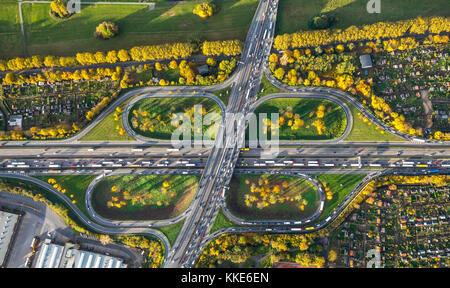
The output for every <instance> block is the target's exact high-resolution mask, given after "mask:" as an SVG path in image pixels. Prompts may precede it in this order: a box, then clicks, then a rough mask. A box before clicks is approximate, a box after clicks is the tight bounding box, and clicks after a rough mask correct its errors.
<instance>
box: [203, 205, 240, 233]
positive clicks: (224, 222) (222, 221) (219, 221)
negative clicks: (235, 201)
mask: <svg viewBox="0 0 450 288" xmlns="http://www.w3.org/2000/svg"><path fill="white" fill-rule="evenodd" d="M233 226H237V225H235V224H233V222H231V221H230V220H228V218H227V217H225V215H224V214H223V212H222V210H219V213H217V216H216V219H214V223H213V225H212V226H211V230H210V231H209V233H210V234H212V233H214V232H216V231H219V230H222V229H225V228H230V227H233Z"/></svg>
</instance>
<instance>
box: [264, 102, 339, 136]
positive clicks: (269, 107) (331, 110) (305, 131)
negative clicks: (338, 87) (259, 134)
mask: <svg viewBox="0 0 450 288" xmlns="http://www.w3.org/2000/svg"><path fill="white" fill-rule="evenodd" d="M320 105H324V106H325V108H326V110H325V115H324V117H323V118H322V120H323V122H324V124H325V127H326V128H325V130H324V131H323V132H322V135H320V134H319V133H318V131H317V129H316V127H315V126H313V125H312V124H313V123H314V122H315V121H316V120H317V119H318V118H317V117H316V114H314V115H311V113H314V112H315V111H316V110H317V108H318V107H319V106H320ZM289 107H290V108H291V109H292V113H293V114H299V116H300V119H301V120H303V121H304V125H303V126H301V127H299V128H298V129H297V130H292V129H291V127H290V126H289V124H288V123H289V120H292V121H293V120H294V117H292V118H291V119H289V118H287V117H286V116H285V117H284V118H285V121H284V122H285V124H284V125H282V126H281V127H280V129H279V139H280V140H329V139H334V138H337V137H339V136H340V135H341V134H342V133H343V132H344V130H345V127H346V124H347V119H346V118H345V113H344V111H343V110H342V108H341V107H339V106H338V105H336V104H334V103H333V102H330V101H328V100H320V99H288V98H280V99H272V100H269V101H266V102H264V103H262V104H261V105H260V106H258V107H257V108H256V109H255V114H256V115H258V114H259V113H267V117H268V118H270V113H280V119H281V117H282V113H281V112H280V111H282V110H284V111H286V110H287V109H288V108H289ZM267 133H268V134H269V133H270V131H269V132H267ZM268 138H270V137H268Z"/></svg>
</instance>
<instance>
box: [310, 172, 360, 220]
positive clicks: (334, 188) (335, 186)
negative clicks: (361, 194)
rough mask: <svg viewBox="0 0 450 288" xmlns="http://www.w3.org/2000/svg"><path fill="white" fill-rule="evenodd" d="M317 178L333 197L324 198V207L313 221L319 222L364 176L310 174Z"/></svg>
mask: <svg viewBox="0 0 450 288" xmlns="http://www.w3.org/2000/svg"><path fill="white" fill-rule="evenodd" d="M311 176H312V177H315V178H317V179H318V180H319V181H320V182H322V184H326V185H327V187H329V188H330V191H331V192H333V198H332V199H331V200H325V208H324V210H323V212H322V215H320V216H319V218H317V219H316V220H315V221H314V222H320V221H322V220H323V219H325V218H326V217H328V215H329V214H330V213H331V212H332V211H333V209H334V208H335V207H336V206H337V205H339V203H341V201H342V199H344V197H345V196H346V195H347V194H348V193H349V192H350V191H352V189H353V188H354V187H355V186H356V185H358V183H359V182H360V181H361V180H362V179H363V178H364V177H365V176H366V175H361V174H318V175H311Z"/></svg>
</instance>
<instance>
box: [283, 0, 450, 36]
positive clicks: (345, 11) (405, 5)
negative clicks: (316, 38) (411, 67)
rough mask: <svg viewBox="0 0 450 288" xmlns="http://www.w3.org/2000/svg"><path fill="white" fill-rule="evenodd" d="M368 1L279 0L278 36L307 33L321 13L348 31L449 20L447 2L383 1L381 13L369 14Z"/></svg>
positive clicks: (436, 0) (336, 25)
mask: <svg viewBox="0 0 450 288" xmlns="http://www.w3.org/2000/svg"><path fill="white" fill-rule="evenodd" d="M367 2H368V0H314V1H310V0H280V4H279V7H278V17H277V24H276V34H283V33H293V32H296V31H298V30H307V29H308V20H309V19H310V18H311V17H312V16H314V15H316V14H318V13H321V12H329V13H331V14H333V15H335V16H336V17H337V18H338V21H337V23H336V24H335V25H334V26H333V27H332V28H339V29H341V28H347V27H349V26H352V25H356V26H360V25H364V24H372V23H375V22H379V21H396V20H405V19H410V18H414V17H418V16H447V17H448V16H449V10H448V8H445V7H448V1H446V0H433V1H423V0H395V1H381V13H379V14H377V13H374V14H369V13H367V10H366V5H367Z"/></svg>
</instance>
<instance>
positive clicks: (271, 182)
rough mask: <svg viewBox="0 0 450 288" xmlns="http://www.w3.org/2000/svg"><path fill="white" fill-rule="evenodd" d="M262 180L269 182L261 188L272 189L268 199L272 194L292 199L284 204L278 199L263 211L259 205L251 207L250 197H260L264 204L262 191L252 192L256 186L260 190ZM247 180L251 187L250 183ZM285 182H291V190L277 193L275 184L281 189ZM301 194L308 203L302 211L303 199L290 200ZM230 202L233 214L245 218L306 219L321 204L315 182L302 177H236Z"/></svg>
mask: <svg viewBox="0 0 450 288" xmlns="http://www.w3.org/2000/svg"><path fill="white" fill-rule="evenodd" d="M260 179H267V180H268V184H267V185H264V186H261V187H269V189H270V191H269V192H267V195H268V197H270V195H279V196H281V197H283V198H288V199H287V200H285V201H283V202H282V201H279V200H277V201H276V202H274V203H270V204H269V205H268V206H266V207H262V208H258V207H257V206H256V205H255V203H257V202H254V203H253V205H252V206H247V205H246V203H245V196H246V195H249V196H253V195H256V196H257V197H258V198H259V200H258V202H261V201H260V200H261V199H262V198H261V197H260V196H259V192H253V193H252V192H251V191H250V187H251V185H252V183H255V184H256V185H257V187H259V186H258V181H259V180H260ZM247 180H248V181H249V184H247V183H246V181H247ZM283 181H286V182H287V183H288V187H287V188H281V192H279V193H278V194H277V193H276V192H274V191H273V187H274V186H275V185H280V186H281V184H282V182H283ZM297 195H301V199H304V200H306V202H307V203H306V205H304V210H301V209H300V208H299V206H300V201H301V200H299V201H297V200H294V201H290V200H289V199H293V198H294V197H295V196H297ZM226 200H227V207H228V208H229V209H230V211H231V212H232V213H233V214H234V215H236V216H238V217H241V218H244V219H302V218H305V217H308V216H310V215H312V214H313V213H314V212H315V210H316V209H317V207H318V205H319V196H318V192H317V191H316V190H315V188H314V186H313V185H312V184H311V183H309V182H308V181H306V180H304V179H302V178H298V177H292V176H286V175H233V178H232V180H231V188H230V192H229V193H228V195H227V199H226ZM266 202H270V200H269V198H267V200H266Z"/></svg>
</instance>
